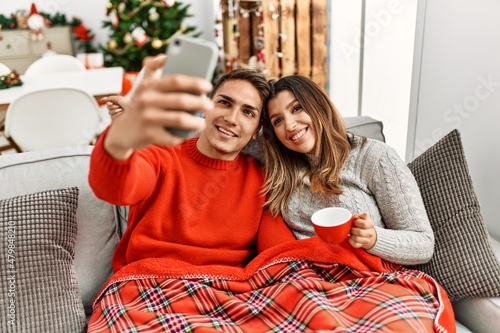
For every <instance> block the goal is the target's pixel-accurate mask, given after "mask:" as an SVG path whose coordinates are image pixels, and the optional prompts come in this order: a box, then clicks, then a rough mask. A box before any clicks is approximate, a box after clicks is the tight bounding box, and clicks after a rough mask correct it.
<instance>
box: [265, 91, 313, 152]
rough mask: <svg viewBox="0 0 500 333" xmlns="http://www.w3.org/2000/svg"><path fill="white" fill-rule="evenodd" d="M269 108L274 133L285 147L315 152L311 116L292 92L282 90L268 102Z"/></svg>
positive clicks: (297, 150)
mask: <svg viewBox="0 0 500 333" xmlns="http://www.w3.org/2000/svg"><path fill="white" fill-rule="evenodd" d="M267 108H268V113H269V120H270V123H271V125H272V126H273V128H274V133H275V134H276V136H277V137H278V140H280V141H281V143H282V144H283V145H285V147H287V148H288V149H291V150H293V151H296V152H298V153H303V154H310V153H312V152H313V149H314V145H315V144H316V138H315V136H314V132H313V125H312V121H311V117H309V115H308V114H307V112H306V111H305V110H304V109H303V108H302V105H300V103H299V102H298V101H297V99H296V98H295V95H294V94H293V93H292V92H290V91H288V90H284V91H282V92H280V93H279V94H278V95H276V97H274V98H273V99H271V100H270V101H269V102H268V104H267Z"/></svg>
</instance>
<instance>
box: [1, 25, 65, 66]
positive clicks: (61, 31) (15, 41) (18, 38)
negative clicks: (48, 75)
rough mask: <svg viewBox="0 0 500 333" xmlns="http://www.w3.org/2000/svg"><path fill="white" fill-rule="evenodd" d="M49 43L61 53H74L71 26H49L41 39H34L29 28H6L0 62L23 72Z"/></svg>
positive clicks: (41, 53) (45, 49) (54, 49)
mask: <svg viewBox="0 0 500 333" xmlns="http://www.w3.org/2000/svg"><path fill="white" fill-rule="evenodd" d="M49 45H50V48H52V50H53V51H55V52H57V53H59V54H70V55H74V47H73V35H72V33H71V27H55V28H47V29H45V30H44V31H43V39H42V40H40V41H33V40H32V39H31V32H30V31H29V30H4V31H3V39H2V40H0V62H1V63H4V64H5V65H7V66H8V67H9V68H10V69H12V70H14V69H15V70H17V71H18V72H19V73H21V74H22V73H24V71H25V70H26V68H28V66H29V65H30V64H31V63H32V62H33V61H35V60H36V59H38V58H40V57H41V56H42V55H43V53H44V52H45V51H47V50H48V49H49Z"/></svg>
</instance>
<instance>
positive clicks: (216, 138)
mask: <svg viewBox="0 0 500 333" xmlns="http://www.w3.org/2000/svg"><path fill="white" fill-rule="evenodd" d="M212 101H213V102H214V105H215V108H214V110H212V111H210V112H208V113H206V114H205V129H204V130H203V131H202V132H201V134H200V139H199V140H198V143H197V146H198V149H199V150H200V151H201V152H202V153H203V154H205V155H207V156H209V157H211V158H216V159H221V160H233V159H235V158H236V156H237V155H238V154H239V153H240V151H241V150H242V149H243V148H244V147H245V146H246V145H247V143H248V142H249V141H250V139H252V137H253V138H255V137H256V136H257V132H258V130H259V124H260V115H261V113H262V104H263V103H262V101H261V99H260V96H259V92H258V91H257V89H256V88H255V87H254V86H252V85H251V84H250V83H249V82H247V81H245V80H229V81H226V82H224V83H222V84H221V85H220V86H219V89H218V90H217V91H216V92H215V94H214V96H213V98H212Z"/></svg>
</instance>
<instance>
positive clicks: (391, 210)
mask: <svg viewBox="0 0 500 333" xmlns="http://www.w3.org/2000/svg"><path fill="white" fill-rule="evenodd" d="M360 143H361V139H360V138H359V137H354V139H353V145H352V150H351V154H350V155H349V158H348V160H347V163H346V166H345V168H344V170H343V172H342V174H341V180H340V181H341V186H342V189H343V190H344V193H343V194H342V195H340V196H338V195H330V196H325V195H320V194H317V193H313V192H312V191H311V190H310V187H309V185H310V182H309V179H305V180H304V187H303V188H302V189H299V188H298V189H296V190H295V191H294V193H293V194H292V197H291V200H290V202H289V203H288V205H287V207H286V211H285V213H284V214H283V218H284V220H285V222H286V223H287V224H288V226H289V227H290V228H291V230H292V231H293V233H294V234H295V237H297V238H299V239H303V238H308V237H311V236H314V235H315V233H314V229H313V226H312V224H311V222H310V218H311V215H312V214H313V213H314V212H315V211H317V210H319V209H321V208H325V207H330V206H335V207H344V208H346V209H348V210H350V211H351V212H352V213H353V214H360V213H365V212H366V213H368V215H369V217H370V218H371V219H372V220H373V221H374V223H375V229H376V232H377V242H376V244H375V246H374V247H373V248H372V249H370V250H368V252H369V253H371V254H374V255H377V256H380V257H381V258H382V259H385V260H387V261H390V262H394V263H398V264H403V265H415V264H420V263H424V262H427V261H429V260H430V259H431V257H432V254H433V251H434V234H433V232H432V228H431V226H430V223H429V219H428V217H427V213H426V211H425V207H424V204H423V201H422V197H421V195H420V191H419V189H418V187H417V183H416V181H415V178H414V177H413V175H412V174H411V172H410V170H409V169H408V167H407V166H406V165H405V163H404V162H403V160H402V159H401V158H400V157H399V155H398V154H397V153H396V151H395V150H394V149H393V148H391V147H390V146H388V145H387V144H385V143H383V142H381V141H377V140H373V139H367V141H366V142H365V144H364V145H363V146H362V147H361V144H360ZM259 146H260V145H257V144H255V143H254V144H252V145H251V146H250V147H249V148H248V149H246V150H245V152H246V153H250V154H251V155H253V156H254V157H256V158H258V159H261V160H262V151H259V150H261V149H262V148H261V147H259Z"/></svg>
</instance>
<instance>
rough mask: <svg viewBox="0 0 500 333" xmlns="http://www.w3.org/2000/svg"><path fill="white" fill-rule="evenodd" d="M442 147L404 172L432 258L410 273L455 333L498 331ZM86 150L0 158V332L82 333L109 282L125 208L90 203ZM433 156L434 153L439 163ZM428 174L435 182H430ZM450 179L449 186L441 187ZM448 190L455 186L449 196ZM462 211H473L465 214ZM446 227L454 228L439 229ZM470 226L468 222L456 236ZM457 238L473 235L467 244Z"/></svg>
mask: <svg viewBox="0 0 500 333" xmlns="http://www.w3.org/2000/svg"><path fill="white" fill-rule="evenodd" d="M345 121H346V125H347V127H348V129H349V130H350V131H351V132H353V133H357V134H361V135H364V136H367V137H371V138H375V139H378V140H381V141H384V140H385V138H384V134H383V126H382V123H381V122H380V121H377V120H375V119H372V118H370V117H346V118H345ZM445 139H446V138H445ZM443 140H444V139H443ZM448 140H452V141H453V142H454V144H455V146H453V149H449V146H450V144H449V142H448V141H446V142H444V143H443V142H441V141H440V142H438V143H437V144H436V145H435V146H436V147H434V146H433V147H432V148H430V149H429V153H428V152H425V153H424V154H422V157H419V158H417V159H416V160H415V161H413V162H412V163H410V164H409V167H410V169H411V170H412V172H414V174H415V177H416V179H417V182H418V183H419V186H421V192H422V195H423V198H424V202H425V204H426V208H428V213H429V217H430V219H431V222H432V223H433V228H435V232H436V251H435V257H436V260H434V259H435V258H433V260H431V262H430V263H429V264H426V265H422V266H419V267H417V268H419V269H421V270H423V271H424V272H425V273H427V274H430V275H434V277H435V278H436V279H437V280H438V281H439V282H440V283H442V285H443V286H444V287H445V289H446V290H447V291H448V290H449V292H450V295H451V296H450V298H451V299H452V301H453V306H454V310H455V314H456V319H457V330H458V332H476V333H483V332H484V333H490V332H498V327H500V298H496V297H498V296H500V264H499V261H498V258H499V257H500V243H499V242H498V240H495V239H493V238H492V237H490V235H489V233H488V230H487V228H486V224H485V223H484V221H482V218H481V216H480V212H479V209H478V207H479V205H478V203H477V198H475V195H474V193H473V187H472V183H471V182H470V177H469V176H468V173H467V169H466V164H465V163H464V161H463V154H460V153H463V151H461V150H460V147H456V146H457V145H458V146H460V136H459V133H458V132H456V131H455V132H453V133H451V139H450V138H449V136H448ZM440 144H441V146H440ZM92 149H93V147H92V146H80V147H65V148H57V149H50V150H42V151H33V152H28V153H21V154H8V155H0V189H1V190H0V238H2V239H1V241H2V245H1V249H0V256H1V259H0V263H1V264H0V265H1V266H0V272H1V273H0V274H1V275H2V276H1V281H0V286H1V288H2V289H1V290H0V295H2V297H1V301H0V302H1V304H0V308H1V309H2V316H1V318H0V331H1V332H64V333H69V332H84V331H85V330H86V322H87V321H88V317H89V315H90V313H91V307H92V301H93V299H94V298H95V297H96V295H97V294H98V293H99V291H100V289H101V287H102V286H103V284H104V283H105V281H106V280H107V279H108V278H109V277H110V276H111V274H112V272H111V259H112V255H113V251H114V248H115V246H116V244H117V243H118V241H119V239H120V237H121V235H122V234H123V231H124V229H125V228H126V215H127V208H126V207H115V206H113V205H111V204H108V203H106V202H103V201H101V200H99V199H97V198H96V197H95V196H94V194H93V193H92V191H91V189H90V188H89V185H88V182H87V173H88V167H89V156H90V153H91V152H92ZM449 150H452V153H453V155H454V156H455V155H459V157H458V161H456V162H453V161H452V160H453V156H452V157H450V156H449V155H446V153H447V152H448V151H449ZM443 151H444V152H443ZM443 154H444V155H443ZM436 155H442V156H441V157H439V158H442V159H443V162H442V163H440V162H439V158H438V157H436ZM460 159H461V160H460ZM450 163H451V164H452V165H451V164H450ZM464 164H465V165H464ZM464 167H465V170H464ZM450 168H452V169H450ZM460 168H461V169H460ZM459 169H460V170H459ZM450 170H451V171H450ZM460 172H461V173H460ZM435 173H436V174H438V176H437V178H439V179H434V178H433V175H434V174H435ZM455 174H458V175H459V177H458V178H456V179H458V180H459V181H458V182H457V181H453V180H450V179H446V177H447V176H450V175H453V176H455ZM440 182H441V183H442V184H440ZM450 183H457V184H458V185H457V186H458V187H457V188H453V189H449V187H450ZM464 186H465V187H466V190H464V189H463V187H464ZM441 187H443V188H441ZM465 192H467V193H468V194H467V196H465V195H464V193H465ZM456 193H458V194H456ZM456 195H458V196H461V197H460V198H459V199H457V200H454V202H452V203H450V202H442V201H440V199H439V198H438V197H441V198H445V199H446V200H448V201H449V198H450V197H454V196H456ZM474 200H475V201H474ZM457 202H458V203H457ZM464 205H465V206H467V207H475V208H476V209H475V210H474V211H473V212H469V211H467V208H466V209H464V208H463V207H464ZM451 206H454V207H451ZM455 206H457V207H455ZM456 210H458V211H459V213H456ZM464 211H465V213H466V214H465V215H463V214H462V213H464ZM457 216H458V218H457ZM443 219H444V221H443ZM450 221H452V222H453V223H455V224H456V223H459V225H460V226H461V227H460V228H457V227H456V226H455V225H448V224H450ZM469 221H473V222H474V224H473V225H472V226H467V228H466V227H463V228H462V225H465V224H468V223H469ZM440 224H442V225H444V227H443V226H442V225H440ZM450 228H451V229H450ZM457 229H458V231H457ZM466 229H467V230H469V229H470V230H471V231H470V232H467V230H466ZM455 231H456V232H455ZM455 233H456V234H457V235H455ZM464 234H472V235H470V237H471V238H470V239H469V238H467V237H469V235H464ZM464 237H466V238H464ZM455 238H456V239H455ZM450 239H451V241H450ZM471 253H472V254H471ZM462 256H464V257H465V258H461V257H462ZM448 288H449V289H448ZM4 309H5V311H3V310H4Z"/></svg>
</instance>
